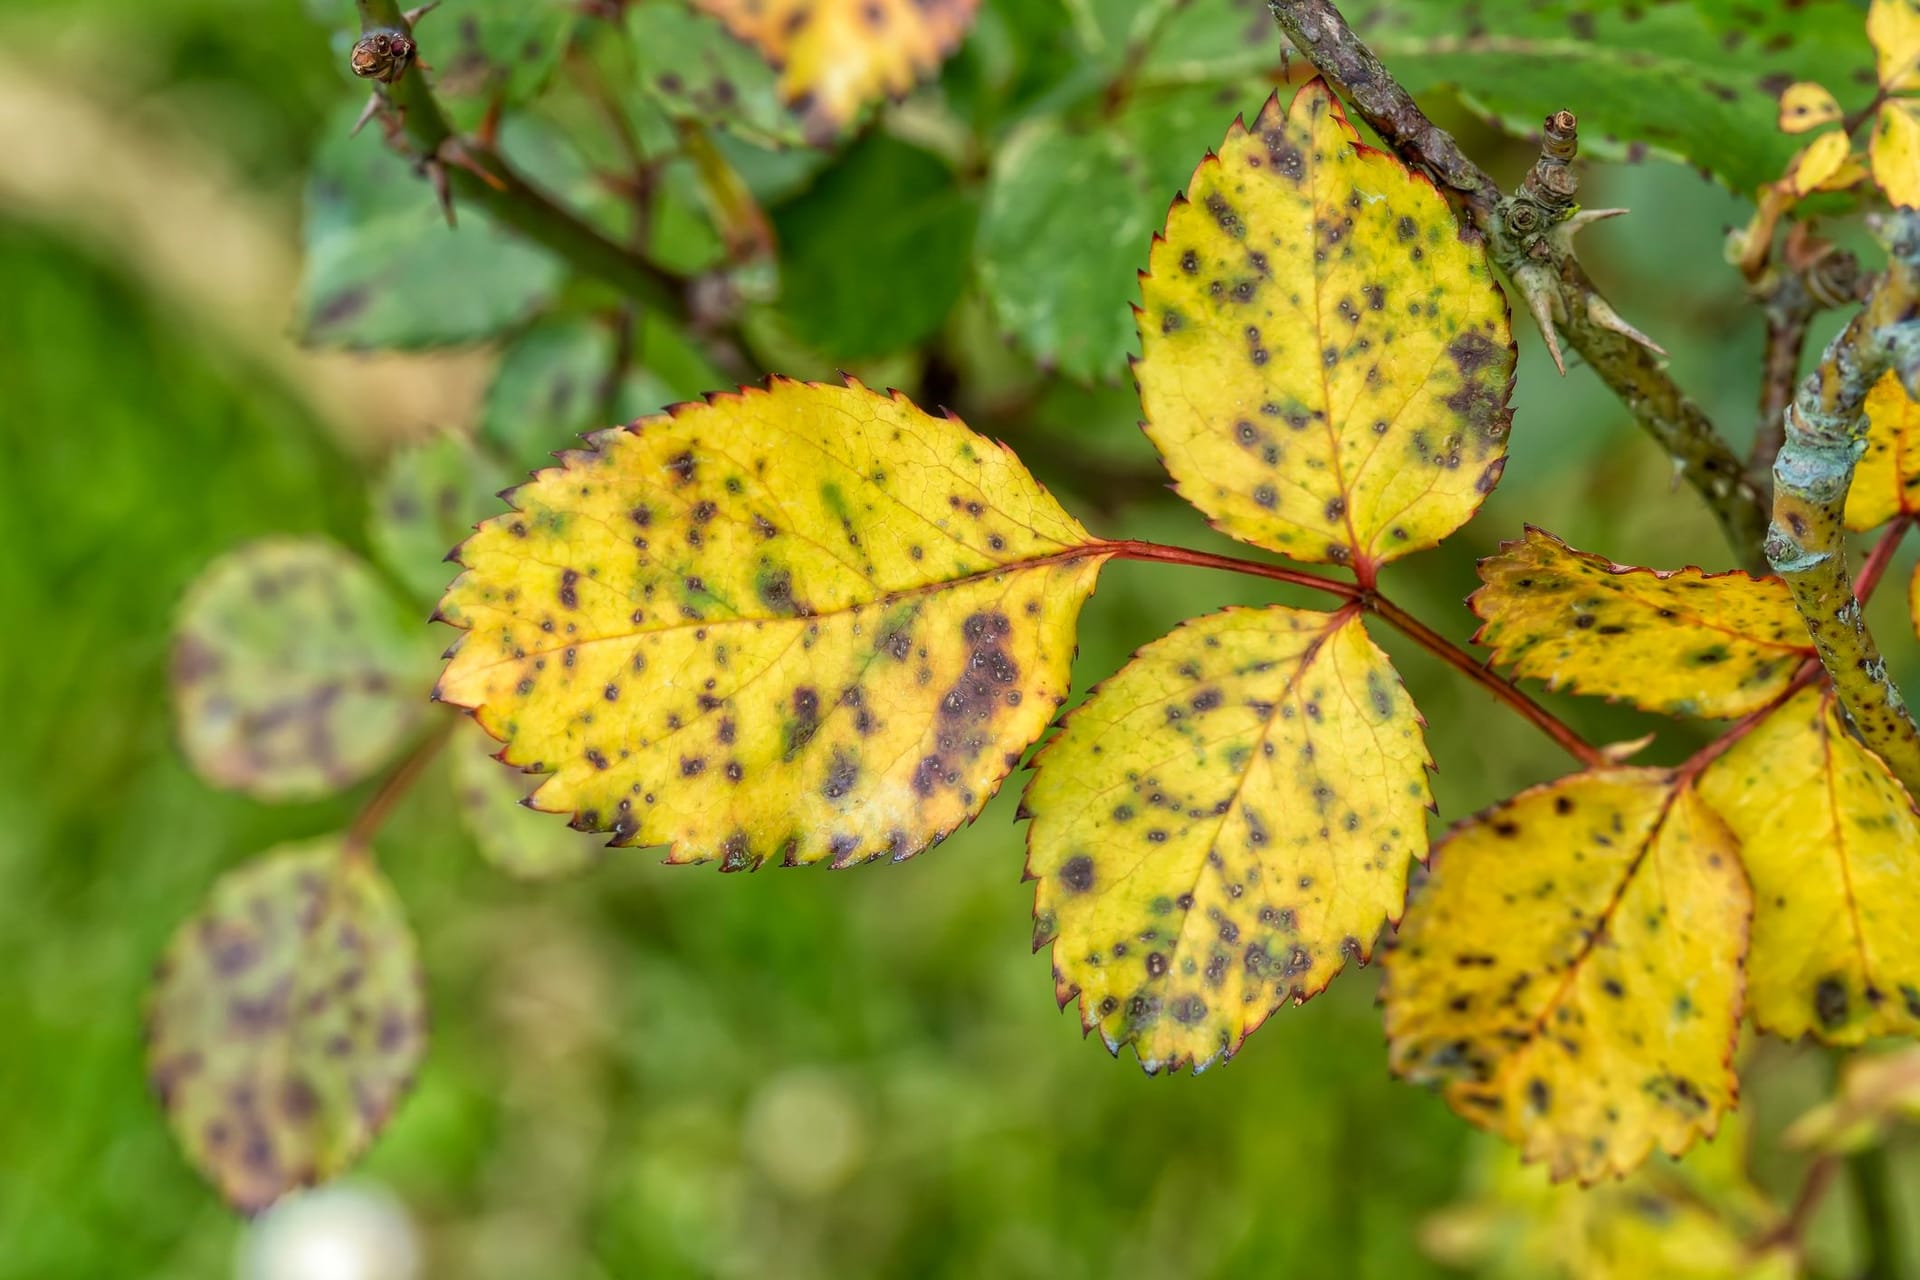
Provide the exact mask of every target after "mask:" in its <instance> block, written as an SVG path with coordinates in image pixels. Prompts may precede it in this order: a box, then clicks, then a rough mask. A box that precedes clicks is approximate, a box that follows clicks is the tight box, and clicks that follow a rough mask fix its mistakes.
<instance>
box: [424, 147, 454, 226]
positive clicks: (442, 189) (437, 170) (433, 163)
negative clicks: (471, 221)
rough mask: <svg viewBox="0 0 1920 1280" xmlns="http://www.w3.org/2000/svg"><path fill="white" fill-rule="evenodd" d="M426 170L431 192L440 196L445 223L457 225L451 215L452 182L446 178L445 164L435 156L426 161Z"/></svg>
mask: <svg viewBox="0 0 1920 1280" xmlns="http://www.w3.org/2000/svg"><path fill="white" fill-rule="evenodd" d="M426 170H427V181H429V182H431V183H432V184H433V193H434V195H436V196H438V197H439V198H440V211H441V212H442V213H444V214H446V215H447V225H448V226H449V227H457V226H459V225H460V224H459V222H458V221H457V220H456V219H455V218H454V216H453V184H452V183H451V182H449V181H448V180H447V166H446V165H445V164H443V163H441V162H440V160H439V159H437V158H435V159H430V160H428V161H427V162H426Z"/></svg>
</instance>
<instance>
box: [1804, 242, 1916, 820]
mask: <svg viewBox="0 0 1920 1280" xmlns="http://www.w3.org/2000/svg"><path fill="white" fill-rule="evenodd" d="M1873 226H1874V231H1875V234H1876V235H1878V236H1879V237H1880V239H1881V241H1882V243H1884V244H1885V245H1886V247H1887V255H1888V265H1887V272H1886V274H1885V276H1883V277H1882V278H1881V280H1880V281H1879V283H1878V284H1877V285H1876V286H1875V287H1874V289H1873V292H1872V293H1871V294H1870V295H1869V296H1868V298H1867V302H1866V305H1865V306H1863V307H1862V308H1861V309H1860V311H1859V312H1858V313H1857V314H1856V315H1855V316H1854V317H1853V319H1852V321H1851V322H1849V323H1848V325H1847V327H1846V328H1845V329H1844V330H1842V331H1841V333H1840V335H1839V336H1838V337H1836V338H1835V339H1834V340H1833V342H1832V343H1831V344H1829V346H1828V347H1827V350H1826V355H1825V357H1824V358H1823V359H1822V361H1821V363H1820V368H1819V369H1818V370H1816V371H1815V372H1814V373H1813V374H1811V375H1810V376H1809V377H1808V378H1807V379H1806V381H1805V382H1803V383H1802V384H1801V387H1800V392H1799V394H1798V396H1797V397H1796V398H1795V400H1794V402H1793V404H1792V405H1791V406H1790V407H1789V408H1788V410H1787V414H1786V431H1787V439H1786V444H1785V445H1784V446H1783V447H1782V448H1781V450H1780V456H1779V458H1778V459H1776V460H1775V462H1774V468H1773V478H1774V498H1773V525H1772V527H1771V528H1770V529H1769V530H1768V532H1767V542H1766V550H1767V559H1768V561H1769V562H1770V563H1771V564H1772V565H1773V569H1774V572H1776V573H1778V574H1779V575H1780V576H1781V577H1782V578H1784V579H1786V583H1787V586H1788V588H1789V589H1790V590H1791V591H1792V592H1793V601H1794V605H1795V607H1796V608H1798V609H1799V611H1800V616H1801V617H1802V618H1803V619H1804V620H1805V621H1806V624H1807V632H1808V634H1809V635H1811V636H1812V637H1813V644H1814V648H1815V650H1816V651H1817V652H1818V653H1819V655H1820V663H1821V665H1822V666H1824V667H1825V668H1826V669H1827V674H1828V675H1829V676H1831V677H1832V679H1833V684H1834V690H1835V692H1836V693H1837V694H1838V696H1839V698H1840V702H1841V705H1842V706H1844V707H1845V708H1846V710H1847V714H1848V716H1849V717H1850V718H1851V720H1852V722H1853V726H1854V729H1855V730H1856V731H1857V732H1858V733H1859V734H1860V738H1861V740H1862V741H1863V742H1865V743H1866V745H1867V746H1868V747H1870V748H1872V749H1873V751H1874V752H1876V753H1877V754H1878V755H1879V756H1880V757H1881V759H1883V760H1885V761H1886V763H1887V766H1888V768H1890V769H1892V770H1893V772H1894V774H1895V775H1896V776H1897V777H1899V779H1900V780H1901V781H1902V782H1903V783H1905V784H1906V786H1907V789H1908V790H1909V791H1916V790H1920V729H1917V728H1916V727H1915V725H1914V722H1913V717H1912V716H1911V715H1910V714H1909V713H1908V711H1907V707H1906V702H1905V700H1904V699H1902V698H1901V696H1900V691H1899V689H1898V688H1896V687H1895V686H1894V683H1893V681H1892V679H1891V678H1889V677H1888V675H1887V669H1886V663H1885V661H1884V660H1883V659H1882V658H1881V656H1880V648H1879V645H1877V644H1876V643H1875V642H1874V639H1873V635H1872V633H1871V632H1869V631H1868V630H1867V625H1866V620H1865V618H1864V616H1863V615H1862V613H1861V609H1860V604H1859V601H1858V599H1857V598H1856V597H1855V596H1854V594H1853V590H1852V585H1851V582H1850V580H1849V577H1848V573H1847V557H1846V525H1845V523H1844V519H1843V517H1844V514H1845V511H1846V505H1847V491H1848V489H1849V488H1851V487H1852V484H1853V470H1854V464H1855V463H1856V462H1857V461H1858V460H1859V457H1860V454H1861V453H1862V451H1863V450H1864V449H1865V448H1866V432H1867V421H1866V415H1865V412H1864V405H1865V403H1866V398H1867V392H1868V391H1869V390H1870V389H1871V388H1872V387H1873V385H1874V384H1875V383H1876V382H1878V381H1879V380H1880V378H1881V376H1882V375H1884V374H1885V373H1886V372H1887V371H1888V370H1889V369H1897V370H1899V372H1900V374H1901V376H1902V378H1903V380H1904V381H1905V382H1906V383H1907V384H1908V386H1909V388H1912V387H1914V386H1916V385H1920V320H1916V318H1915V317H1916V314H1917V313H1920V211H1915V210H1911V209H1897V210H1895V211H1893V212H1892V213H1889V214H1887V215H1885V216H1884V217H1882V218H1878V219H1875V220H1874V222H1873Z"/></svg>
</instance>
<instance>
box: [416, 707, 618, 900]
mask: <svg viewBox="0 0 1920 1280" xmlns="http://www.w3.org/2000/svg"><path fill="white" fill-rule="evenodd" d="M499 748H500V744H499V743H497V742H495V741H494V740H493V739H491V738H489V737H487V735H486V734H484V733H481V732H480V731H479V730H477V729H474V730H470V731H463V732H461V733H460V734H459V735H458V736H457V737H456V738H455V739H454V741H453V744H452V747H451V748H450V750H451V752H452V755H453V785H454V795H455V797H456V798H457V799H458V800H459V802H460V817H461V818H462V819H463V820H464V821H465V822H466V824H467V834H469V835H471V836H472V837H473V842H474V844H476V845H478V846H479V848H480V852H481V854H482V855H483V856H484V857H485V858H486V859H487V861H488V862H491V863H492V864H493V865H494V866H496V867H498V868H500V870H502V871H504V872H506V873H507V874H508V875H510V876H514V877H516V878H518V879H521V880H553V879H559V878H560V877H562V876H569V875H573V874H575V873H577V872H580V871H584V870H586V869H587V868H588V867H591V866H593V865H594V864H595V863H597V862H599V861H600V859H601V856H602V854H603V852H604V846H603V845H602V843H601V841H600V840H599V839H597V838H595V837H594V836H591V835H588V834H586V833H584V832H579V831H570V830H568V829H567V828H566V827H564V826H562V825H561V824H560V823H558V822H555V821H554V820H553V819H552V818H549V817H546V816H544V815H542V814H538V813H535V812H533V811H532V810H530V809H528V808H527V807H526V806H525V805H523V804H522V803H520V802H521V801H522V800H524V799H525V798H526V796H527V793H528V792H529V791H531V790H532V789H533V784H532V782H531V781H530V780H529V779H528V778H527V776H526V775H525V774H523V773H521V772H520V771H519V770H517V769H512V768H508V767H507V766H505V765H502V764H501V763H500V762H499V761H497V760H495V759H494V758H493V756H494V753H495V752H496V751H498V750H499Z"/></svg>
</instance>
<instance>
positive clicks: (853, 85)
mask: <svg viewBox="0 0 1920 1280" xmlns="http://www.w3.org/2000/svg"><path fill="white" fill-rule="evenodd" d="M694 4H695V5H696V6H697V7H699V8H701V9H704V10H705V11H706V12H708V13H710V14H712V15H713V16H714V17H716V18H718V19H720V21H722V22H724V23H725V24H726V25H727V28H728V30H730V31H732V32H733V34H734V35H736V36H738V37H740V39H742V40H745V41H747V42H749V43H750V44H754V45H757V46H759V48H760V51H761V52H762V53H763V54H765V55H766V57H767V60H768V61H770V62H772V63H773V64H774V65H775V66H777V67H779V68H781V70H782V74H781V77H780V92H781V95H782V96H783V97H784V98H785V99H786V101H787V104H788V106H789V107H791V108H792V109H793V111H794V112H795V113H796V114H798V115H799V116H800V117H801V119H802V121H803V122H804V124H805V126H806V130H807V136H808V137H809V138H810V139H811V140H813V141H815V142H821V143H825V142H830V141H832V140H833V138H834V137H835V135H837V134H838V133H839V132H840V130H841V129H843V128H845V127H846V125H847V124H849V123H850V122H851V121H852V120H853V118H854V117H855V116H857V115H858V114H860V109H861V108H862V107H864V106H866V105H867V104H868V103H869V102H873V101H876V100H877V99H880V98H883V97H888V96H891V97H899V96H900V95H901V94H903V93H905V92H906V91H907V90H909V89H911V88H912V87H913V86H914V83H915V82H916V81H918V80H919V79H920V78H921V77H922V76H924V75H926V74H927V73H929V72H931V71H932V70H933V69H934V68H936V67H938V66H939V65H940V62H941V60H942V59H943V58H945V57H946V56H947V54H948V53H950V52H952V50H953V48H954V46H955V45H957V44H959V43H960V40H961V37H963V36H964V35H966V32H967V28H968V27H969V26H971V25H972V23H973V16H974V11H975V10H976V9H978V8H979V0H694Z"/></svg>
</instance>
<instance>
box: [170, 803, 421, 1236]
mask: <svg viewBox="0 0 1920 1280" xmlns="http://www.w3.org/2000/svg"><path fill="white" fill-rule="evenodd" d="M425 1044H426V1001H425V994H424V992H423V989H422V986H421V980H420V970H419V964H418V962H417V960H416V958H415V955H414V942H413V935H412V933H411V932H410V931H409V930H408V928H407V923H406V920H405V919H404V918H403V917H402V915H401V912H400V904H399V902H398V901H397V900H396V899H395V897H394V895H393V890H392V888H391V886H389V885H388V884H387V882H386V880H385V879H384V878H383V877H382V876H381V875H380V873H379V871H378V870H377V869H376V868H375V867H374V866H373V863H372V862H371V861H370V860H369V859H368V858H367V857H366V856H365V855H364V853H363V852H358V851H356V850H354V849H353V848H351V847H350V846H348V845H345V844H343V843H342V842H340V841H339V840H335V839H327V840H318V841H314V842H312V843H309V844H301V845H291V846H286V847H283V848H280V849H275V850H272V851H270V852H268V853H265V854H262V855H260V856H259V857H258V858H255V859H254V860H253V861H251V862H248V863H246V864H245V865H243V866H242V867H240V868H239V869H237V870H235V871H233V872H231V873H229V874H228V875H227V876H226V877H224V878H223V879H222V880H220V882H219V883H218V884H216V885H215V886H214V888H213V892H212V894H211V895H209V897H208V899H207V902H206V904H205V906H204V907H202V909H201V910H200V912H199V913H198V914H197V915H195V916H194V917H193V918H192V919H190V920H188V921H187V922H186V923H184V924H183V925H181V926H180V929H179V931H178V932H176V933H175V934H174V936H173V941H172V942H171V943H170V944H168V947H167V951H166V954H165V956H163V957H162V959H161V961H160V965H159V969H158V972H157V974H156V976H155V980H154V986H153V991H152V993H151V995H150V997H149V1001H148V1006H147V1066H148V1072H149V1078H150V1080H151V1082H152V1085H153V1089H154V1092H155V1093H156V1094H157V1095H158V1096H159V1099H160V1102H161V1105H162V1106H164V1107H165V1108H166V1112H167V1119H168V1121H169V1122H170V1123H171V1124H172V1126H173V1131H174V1134H175V1136H176V1137H177V1138H178V1139H179V1141H180V1144H181V1146H182V1147H183V1148H184V1149H185V1151H186V1153H187V1158H188V1159H189V1160H190V1161H192V1163H193V1164H194V1166H195V1167H196V1168H198V1169H199V1170H200V1172H201V1173H203V1174H205V1175H206V1176H207V1178H208V1179H209V1180H210V1181H211V1182H212V1183H213V1184H214V1185H215V1186H216V1187H217V1188H218V1189H219V1191H220V1194H221V1195H223V1196H225V1197H226V1199H227V1200H228V1202H229V1203H231V1204H232V1205H233V1206H234V1207H235V1208H237V1209H239V1210H241V1211H242V1212H246V1213H253V1212H255V1211H257V1210H260V1209H264V1208H266V1207H267V1206H268V1205H270V1204H272V1203H273V1202H274V1201H275V1200H276V1199H278V1198H279V1197H280V1196H282V1195H284V1194H286V1193H287V1192H288V1191H291V1190H293V1189H294V1188H296V1187H303V1186H309V1185H311V1184H313V1183H315V1182H319V1181H322V1180H324V1179H327V1178H331V1177H333V1176H334V1175H336V1174H338V1173H340V1172H341V1171H342V1170H344V1169H346V1168H347V1167H348V1166H349V1165H351V1164H352V1163H353V1162H354V1161H355V1160H357V1159H358V1158H359V1157H360V1155H361V1153H362V1152H364V1151H365V1150H366V1148H367V1145H368V1144H369V1143H370V1142H371V1141H372V1140H373V1138H374V1136H375V1135H376V1134H378V1133H379V1131H380V1130H381V1128H382V1127H384V1126H385V1124H386V1122H387V1118H388V1116H389V1115H390V1114H391V1113H392V1111H393V1108H394V1106H395V1104H396V1103H397V1102H398V1101H399V1099H400V1096H401V1095H402V1094H403V1093H405V1092H406V1090H407V1088H408V1086H409V1085H410V1084H411V1083H412V1080H413V1074H414V1071H415V1070H416V1069H417V1068H418V1066H419V1063H420V1056H421V1053H422V1050H423V1049H424V1048H425Z"/></svg>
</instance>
